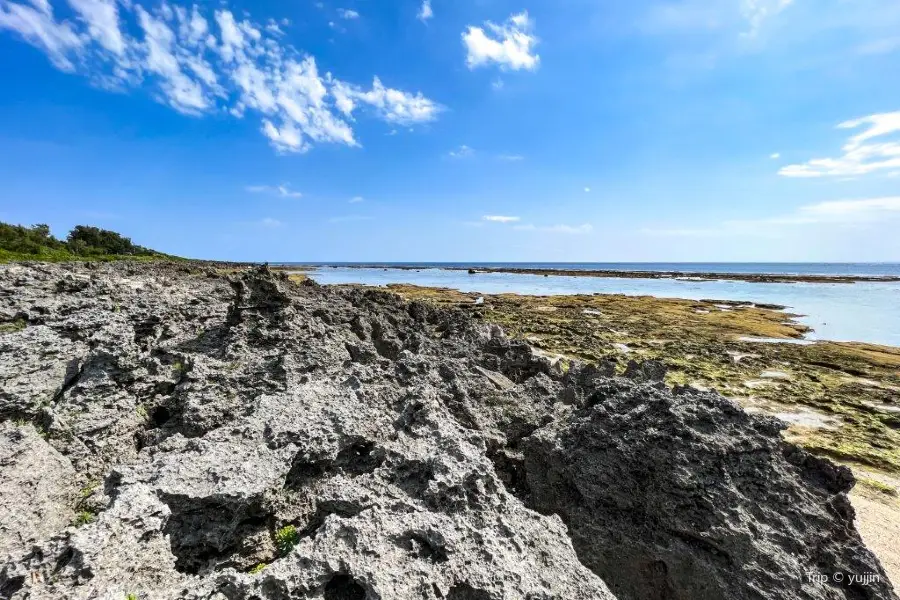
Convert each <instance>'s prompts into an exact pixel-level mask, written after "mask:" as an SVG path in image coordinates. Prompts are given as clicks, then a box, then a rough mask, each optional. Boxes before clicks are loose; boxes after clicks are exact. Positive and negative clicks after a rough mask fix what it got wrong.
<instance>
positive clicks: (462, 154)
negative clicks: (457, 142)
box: [447, 145, 475, 158]
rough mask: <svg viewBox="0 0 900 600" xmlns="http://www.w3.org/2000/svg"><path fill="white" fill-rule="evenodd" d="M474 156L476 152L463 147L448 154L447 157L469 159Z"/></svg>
mask: <svg viewBox="0 0 900 600" xmlns="http://www.w3.org/2000/svg"><path fill="white" fill-rule="evenodd" d="M474 155H475V150H473V149H472V148H470V147H468V146H466V145H462V146H460V147H459V148H457V149H456V150H451V151H450V152H448V153H447V156H449V157H450V158H469V157H471V156H474Z"/></svg>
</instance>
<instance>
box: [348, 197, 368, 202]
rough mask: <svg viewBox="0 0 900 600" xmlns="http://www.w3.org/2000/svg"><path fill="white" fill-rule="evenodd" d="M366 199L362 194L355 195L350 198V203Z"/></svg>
mask: <svg viewBox="0 0 900 600" xmlns="http://www.w3.org/2000/svg"><path fill="white" fill-rule="evenodd" d="M365 201H366V199H365V198H363V197H362V196H353V197H352V198H350V204H359V203H360V202H365Z"/></svg>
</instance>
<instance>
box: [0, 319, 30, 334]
mask: <svg viewBox="0 0 900 600" xmlns="http://www.w3.org/2000/svg"><path fill="white" fill-rule="evenodd" d="M27 326H28V323H26V322H25V319H16V320H15V321H13V322H11V323H0V334H2V333H16V332H17V331H22V330H23V329H25V328H26V327H27Z"/></svg>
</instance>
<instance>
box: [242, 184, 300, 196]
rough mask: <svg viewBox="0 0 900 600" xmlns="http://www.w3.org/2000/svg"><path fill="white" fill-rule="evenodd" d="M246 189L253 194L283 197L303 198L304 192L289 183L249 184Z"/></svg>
mask: <svg viewBox="0 0 900 600" xmlns="http://www.w3.org/2000/svg"><path fill="white" fill-rule="evenodd" d="M246 190H247V191H248V192H250V193H251V194H271V195H273V196H280V197H281V198H302V197H303V194H301V193H300V192H295V191H293V190H291V188H290V186H288V185H287V184H282V185H248V186H247V188H246Z"/></svg>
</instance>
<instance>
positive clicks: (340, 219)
mask: <svg viewBox="0 0 900 600" xmlns="http://www.w3.org/2000/svg"><path fill="white" fill-rule="evenodd" d="M371 220H372V217H369V216H366V215H345V216H343V217H331V218H330V219H328V222H329V223H353V222H355V221H371Z"/></svg>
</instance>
